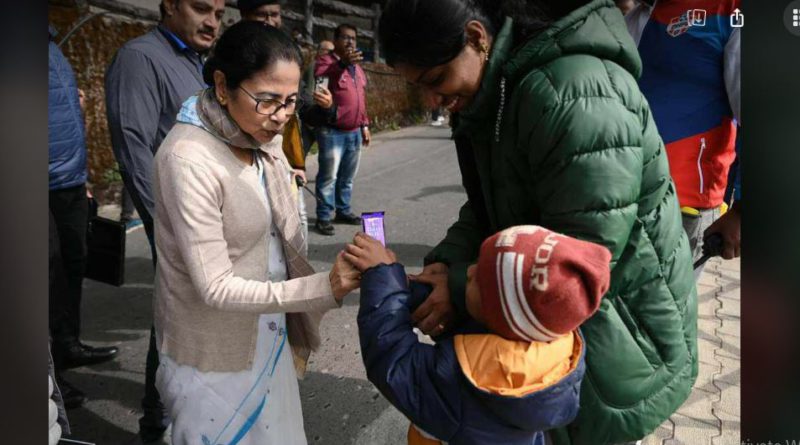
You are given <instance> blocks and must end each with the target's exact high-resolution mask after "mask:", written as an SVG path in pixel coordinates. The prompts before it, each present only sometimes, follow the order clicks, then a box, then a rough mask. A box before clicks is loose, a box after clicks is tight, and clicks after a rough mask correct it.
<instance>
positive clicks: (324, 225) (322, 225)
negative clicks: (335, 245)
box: [314, 219, 336, 236]
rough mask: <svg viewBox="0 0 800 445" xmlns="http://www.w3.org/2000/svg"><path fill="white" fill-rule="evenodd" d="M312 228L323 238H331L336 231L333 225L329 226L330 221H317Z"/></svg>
mask: <svg viewBox="0 0 800 445" xmlns="http://www.w3.org/2000/svg"><path fill="white" fill-rule="evenodd" d="M314 228H316V229H317V232H319V233H321V234H322V235H325V236H333V234H334V233H336V229H334V228H333V224H331V222H330V221H326V220H324V219H320V220H317V223H316V224H315V225H314Z"/></svg>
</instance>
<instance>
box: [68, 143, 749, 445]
mask: <svg viewBox="0 0 800 445" xmlns="http://www.w3.org/2000/svg"><path fill="white" fill-rule="evenodd" d="M448 136H449V130H448V129H442V128H432V127H414V128H408V129H405V130H401V131H398V132H393V133H388V134H384V135H380V136H378V137H377V138H376V141H375V144H374V146H373V147H372V148H370V149H369V150H366V151H365V152H364V154H363V156H362V161H361V168H360V171H359V174H358V178H357V181H356V189H355V191H354V197H353V203H354V206H355V210H356V211H357V212H360V211H375V210H385V211H387V218H386V229H387V233H386V236H387V241H388V243H389V244H390V246H391V247H392V248H393V249H394V250H395V252H396V253H397V254H398V256H399V258H400V261H401V262H403V263H404V264H406V265H407V266H409V271H410V272H416V271H418V270H419V269H420V268H421V266H422V257H423V256H424V255H425V254H426V253H427V252H428V251H429V250H430V249H431V248H432V246H434V245H435V244H436V243H437V242H438V241H439V240H440V239H441V238H442V237H443V236H444V232H445V230H446V228H447V227H448V226H449V225H450V224H451V223H452V222H453V221H454V220H455V217H456V215H457V214H458V209H459V207H460V206H461V204H462V203H463V202H464V200H465V199H466V198H465V195H464V193H463V189H462V188H461V186H460V175H459V173H458V168H457V162H456V157H455V151H454V147H453V144H452V142H451V141H450V140H449V139H448ZM316 169H317V166H316V158H314V157H312V158H311V159H309V173H310V175H309V177H310V178H312V177H313V175H314V174H315V173H316ZM311 188H312V189H313V184H311ZM306 198H307V199H306V202H307V203H308V204H309V205H310V207H311V208H310V212H311V215H313V214H314V213H313V209H314V202H313V201H314V199H313V198H312V197H311V196H310V195H306ZM312 222H313V221H312ZM356 230H358V227H353V226H337V234H336V236H334V237H323V236H320V235H318V234H316V233H314V232H313V231H312V233H311V239H310V246H311V247H310V252H309V255H310V257H311V259H312V262H313V264H314V267H316V268H317V270H329V269H330V267H331V260H332V259H333V258H334V256H335V254H336V253H337V252H338V251H339V250H340V249H341V246H342V245H343V243H345V242H346V241H348V240H350V239H351V238H352V236H353V234H354V233H355V232H356ZM127 249H128V252H127V257H128V260H127V265H126V273H127V278H128V279H127V284H126V285H125V286H124V287H122V288H114V287H110V286H106V285H103V284H99V283H96V282H92V281H89V280H87V282H86V284H85V294H84V310H83V317H84V333H83V338H84V339H85V340H87V341H89V342H90V343H95V344H114V345H117V346H119V347H120V350H121V352H120V354H119V358H118V359H117V360H115V361H113V362H111V363H107V364H103V365H98V366H93V367H86V368H81V369H77V370H73V371H70V372H68V373H66V377H67V378H68V379H69V380H70V381H71V382H73V383H74V384H75V385H77V386H78V387H80V388H82V389H83V390H84V391H86V393H87V394H88V396H89V398H90V401H89V402H88V403H87V404H86V405H85V407H83V408H81V409H78V410H74V411H70V412H69V416H70V421H71V424H72V426H73V431H74V433H75V434H74V437H75V438H78V439H82V440H89V441H93V442H96V443H97V444H103V445H118V444H121V445H125V444H129V443H135V432H136V431H137V419H138V417H139V415H140V413H139V398H140V397H141V395H142V390H143V389H142V388H143V382H144V357H145V353H146V347H147V338H148V337H147V335H148V330H149V327H150V323H151V320H150V311H151V298H152V289H153V288H152V281H153V271H152V266H151V263H150V253H149V250H148V247H147V241H146V238H145V236H144V232H143V231H141V230H139V231H136V232H133V233H131V234H129V238H128V243H127ZM738 280H739V263H738V262H729V263H724V264H722V263H721V262H719V261H712V262H711V263H709V266H708V267H707V268H706V273H705V274H704V276H703V279H702V280H701V283H700V288H699V290H700V322H699V328H700V329H699V330H700V354H701V366H700V376H699V377H698V382H697V385H696V389H695V391H694V392H693V394H692V396H691V398H690V399H689V400H688V401H687V403H686V404H685V405H684V407H683V408H681V410H679V412H678V413H676V414H675V416H673V418H672V419H670V420H669V421H667V422H665V424H664V425H663V426H662V427H661V428H659V430H657V431H656V432H655V434H653V435H652V436H651V437H649V438H648V440H647V441H646V444H647V445H651V444H660V443H665V444H692V445H694V444H711V443H713V444H717V445H718V444H733V443H735V442H736V441H734V438H736V437H738V433H739V405H738V396H739V386H738V385H739V343H738V341H739V339H738V327H739V310H738V303H739V291H738ZM357 301H358V296H357V295H351V296H349V297H348V298H347V299H346V300H345V304H344V306H343V307H342V308H341V309H339V310H336V311H332V312H330V313H329V314H328V315H326V316H325V318H324V320H323V322H322V338H323V340H324V341H323V346H322V348H321V350H320V351H319V352H318V353H316V354H315V355H313V356H312V358H311V362H310V367H309V372H308V375H307V377H306V379H305V380H304V381H302V382H301V384H300V390H301V396H302V401H303V411H304V418H305V429H306V434H307V438H308V442H309V444H331V445H340V444H358V445H379V444H387V445H394V444H398V445H399V444H404V443H405V433H406V428H407V426H408V422H407V421H406V420H405V419H404V418H403V416H402V415H400V414H399V413H398V412H397V411H396V410H394V409H393V408H392V407H391V406H389V404H388V403H387V402H386V401H385V400H384V399H383V398H382V397H381V396H380V395H379V393H378V392H377V391H376V390H375V389H374V388H373V387H372V385H371V384H370V383H369V382H368V381H367V380H366V376H365V373H364V368H363V365H362V363H361V356H360V352H359V346H358V338H357V326H356V322H355V319H356V313H357ZM736 443H738V442H736Z"/></svg>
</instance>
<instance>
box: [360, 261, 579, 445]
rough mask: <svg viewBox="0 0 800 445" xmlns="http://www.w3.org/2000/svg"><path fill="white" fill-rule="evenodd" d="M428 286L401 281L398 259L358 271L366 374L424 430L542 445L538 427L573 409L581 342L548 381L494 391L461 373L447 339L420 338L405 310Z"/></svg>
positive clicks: (452, 440) (564, 419)
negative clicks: (510, 391) (514, 392)
mask: <svg viewBox="0 0 800 445" xmlns="http://www.w3.org/2000/svg"><path fill="white" fill-rule="evenodd" d="M428 293H429V288H428V287H423V286H420V285H417V284H416V283H412V284H411V287H410V288H409V285H408V284H407V280H406V274H405V270H404V269H403V267H402V266H401V265H399V264H394V265H391V266H386V265H380V266H378V267H375V268H372V269H369V270H367V271H366V273H364V275H363V278H362V282H361V306H360V308H359V312H358V328H359V337H360V341H361V352H362V357H363V360H364V366H365V367H366V370H367V378H368V379H369V381H370V382H372V383H373V384H374V385H375V386H376V387H377V388H378V389H379V390H380V392H381V393H382V394H383V396H384V397H386V398H387V399H388V400H389V402H390V403H391V404H392V405H394V406H395V407H396V408H397V409H399V410H400V411H401V412H402V413H403V414H405V415H406V417H408V418H409V419H410V420H411V422H412V423H413V424H414V425H416V426H417V427H419V428H420V429H422V430H424V431H425V432H427V433H428V434H430V435H432V436H435V437H436V438H438V439H439V440H443V441H446V442H448V443H449V444H451V445H460V444H469V445H473V444H474V445H477V444H500V443H502V444H509V445H517V444H519V445H522V444H525V445H540V444H541V445H543V444H544V434H543V431H545V430H549V429H552V428H556V427H561V426H564V425H566V424H568V423H570V422H571V421H572V420H573V419H574V418H575V416H576V415H577V413H578V407H579V394H580V384H581V379H582V378H583V374H584V371H585V364H584V355H585V347H584V346H581V350H580V353H579V358H578V363H577V366H576V367H574V369H573V370H572V371H571V372H570V373H568V374H567V375H565V376H564V377H563V378H562V379H561V380H559V381H558V382H557V383H555V384H553V385H552V386H549V387H546V388H545V389H542V390H541V391H535V392H533V393H529V394H527V395H524V396H522V397H509V396H500V395H497V394H493V393H490V392H488V391H486V390H483V389H481V388H477V387H476V386H474V385H473V384H472V383H471V381H470V380H469V379H468V378H467V377H466V376H465V375H464V372H463V371H462V367H461V365H460V364H459V360H458V358H457V356H456V352H455V349H454V339H455V337H450V338H440V339H438V341H437V343H436V345H435V346H432V345H427V344H423V343H419V342H418V340H417V335H416V334H415V333H414V332H413V331H412V320H411V310H412V308H414V307H416V306H417V305H418V304H419V303H420V302H421V301H422V300H424V298H425V297H427V294H428Z"/></svg>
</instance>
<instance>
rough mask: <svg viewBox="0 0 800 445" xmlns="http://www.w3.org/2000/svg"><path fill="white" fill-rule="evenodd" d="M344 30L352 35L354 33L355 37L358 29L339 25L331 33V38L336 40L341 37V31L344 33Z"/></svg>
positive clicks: (348, 25) (347, 24) (352, 26)
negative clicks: (350, 31)
mask: <svg viewBox="0 0 800 445" xmlns="http://www.w3.org/2000/svg"><path fill="white" fill-rule="evenodd" d="M345 29H350V30H352V31H353V32H354V33H356V35H358V29H357V28H356V27H355V26H354V25H351V24H349V23H342V24H341V25H339V26H337V27H336V30H335V31H333V38H334V39H338V38H339V37H341V36H342V31H344V30H345Z"/></svg>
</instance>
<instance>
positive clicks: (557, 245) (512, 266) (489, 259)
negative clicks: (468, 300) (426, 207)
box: [477, 226, 611, 342]
mask: <svg viewBox="0 0 800 445" xmlns="http://www.w3.org/2000/svg"><path fill="white" fill-rule="evenodd" d="M610 261H611V253H610V252H609V251H608V249H606V248H605V247H603V246H600V245H597V244H594V243H590V242H587V241H581V240H577V239H575V238H571V237H568V236H566V235H561V234H559V233H555V232H552V231H550V230H547V229H545V228H542V227H538V226H517V227H511V228H509V229H506V230H503V231H502V232H499V233H497V234H495V235H493V236H491V237H489V238H488V239H487V240H486V241H484V242H483V245H482V246H481V253H480V257H479V258H478V272H477V279H478V284H479V287H480V291H481V302H482V309H481V311H482V315H483V318H484V320H485V321H486V325H487V327H488V328H489V329H490V330H491V331H492V332H494V333H495V334H498V335H500V336H502V337H505V338H508V339H512V340H522V341H542V342H549V341H552V340H555V339H556V338H557V337H559V336H561V335H564V334H567V333H569V332H570V331H572V330H574V329H576V328H577V327H578V326H580V325H581V324H582V323H583V322H584V321H586V320H587V319H588V318H589V317H591V316H592V314H594V313H595V312H596V311H597V309H598V308H599V307H600V299H601V298H602V297H603V295H604V294H605V293H606V291H608V286H609V280H610V272H609V263H610Z"/></svg>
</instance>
